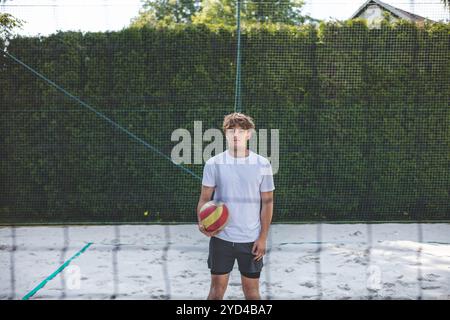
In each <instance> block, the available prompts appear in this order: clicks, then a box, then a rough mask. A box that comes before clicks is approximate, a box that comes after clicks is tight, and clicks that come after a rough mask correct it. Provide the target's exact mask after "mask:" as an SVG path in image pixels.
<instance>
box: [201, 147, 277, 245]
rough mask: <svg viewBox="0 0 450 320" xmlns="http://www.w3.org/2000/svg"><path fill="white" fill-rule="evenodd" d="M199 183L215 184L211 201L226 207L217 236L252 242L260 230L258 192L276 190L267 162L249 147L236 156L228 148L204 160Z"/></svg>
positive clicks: (269, 165) (205, 184)
mask: <svg viewBox="0 0 450 320" xmlns="http://www.w3.org/2000/svg"><path fill="white" fill-rule="evenodd" d="M202 184H203V185H204V186H207V187H216V188H215V193H214V200H217V201H222V202H224V203H225V205H226V206H227V208H228V210H229V214H230V217H229V220H228V224H227V226H226V227H225V228H224V229H223V230H222V231H221V232H220V233H218V234H217V235H216V237H217V238H220V239H222V240H226V241H231V242H238V243H243V242H253V241H255V240H256V239H258V237H259V234H260V231H261V219H260V212H261V192H268V191H273V190H275V186H274V182H273V174H272V166H271V164H270V161H269V160H268V159H266V158H264V157H262V156H260V155H258V154H256V153H254V152H252V151H251V150H249V155H248V156H247V157H241V158H236V157H233V156H232V155H231V154H230V151H229V150H228V149H227V150H225V152H222V153H219V154H218V155H216V156H214V157H212V158H210V159H209V160H208V161H206V164H205V167H204V169H203V179H202Z"/></svg>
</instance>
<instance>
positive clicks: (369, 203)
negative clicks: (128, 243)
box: [0, 1, 450, 224]
mask: <svg viewBox="0 0 450 320" xmlns="http://www.w3.org/2000/svg"><path fill="white" fill-rule="evenodd" d="M224 3H225V2H224ZM230 7H231V8H233V10H234V11H233V12H232V17H233V19H235V16H236V14H237V12H236V3H235V2H230ZM391 18H392V17H391ZM391 18H389V17H385V19H391ZM394 18H395V17H394ZM417 19H418V18H417ZM449 30H450V29H449V24H448V23H445V22H435V21H427V20H421V19H418V20H417V21H413V22H411V21H403V20H399V21H391V22H387V21H384V22H383V21H379V25H371V26H367V25H366V23H365V22H363V21H359V20H349V21H333V22H323V23H319V22H317V21H314V20H310V19H305V18H304V16H302V15H301V14H300V12H299V11H296V9H295V6H293V4H292V3H288V2H284V3H283V2H280V3H278V2H277V3H275V4H274V3H273V2H264V1H262V2H257V1H254V2H248V1H244V2H242V3H241V15H240V29H239V33H238V32H237V29H236V26H235V25H228V26H227V25H226V24H223V25H212V24H207V23H205V24H180V25H176V26H172V27H149V26H147V27H143V28H128V29H125V30H123V31H119V32H101V33H100V32H98V33H96V32H88V33H80V32H60V33H57V34H54V35H51V36H48V37H17V38H15V39H12V40H11V41H10V43H9V45H8V46H7V51H5V53H4V54H3V55H2V57H1V69H2V72H1V74H0V103H1V105H2V111H3V112H2V117H1V120H0V121H1V122H2V123H1V130H2V131H1V145H2V148H1V149H2V153H1V156H2V161H1V168H0V171H1V176H2V178H1V187H0V188H1V199H0V203H1V205H0V222H1V223H2V224H21V223H39V224H46V223H125V222H126V223H150V222H156V223H162V222H164V223H170V222H194V221H196V213H195V208H196V205H197V201H198V196H199V193H200V187H201V176H202V169H203V165H204V163H205V161H206V160H207V158H208V157H209V156H211V155H214V154H215V153H217V152H219V151H221V150H220V148H216V149H214V148H213V147H217V146H222V150H224V149H225V148H226V144H225V139H224V138H223V136H219V135H217V132H218V131H219V132H220V129H221V124H222V121H223V117H224V115H226V114H228V113H231V112H233V111H235V110H236V101H239V111H242V112H244V113H246V114H248V115H250V116H252V117H253V118H254V119H255V122H256V133H257V134H256V135H255V138H256V139H257V140H254V141H253V142H255V143H254V144H251V146H250V147H251V148H252V149H253V150H254V151H255V152H257V153H259V154H261V155H263V156H266V157H268V158H269V159H271V160H272V166H273V168H274V169H275V170H274V173H275V175H274V179H275V186H276V192H275V194H276V201H275V208H274V212H275V215H274V221H276V222H305V221H393V220H397V221H425V220H448V219H449V213H450V170H448V169H449V167H450V154H449V152H448V150H449V147H450V111H449V110H450V109H449V101H450V54H449V53H450V41H449V40H450V36H449ZM238 34H239V36H240V38H239V41H238ZM238 57H239V60H238ZM238 61H239V62H240V65H239V67H238V66H237V62H238ZM237 78H239V79H240V83H239V86H237V84H236V79H237ZM208 129H218V130H216V131H213V132H212V131H208ZM266 138H267V139H266ZM175 156H176V157H177V159H178V160H174V157H175ZM179 159H182V161H179ZM274 160H277V161H274Z"/></svg>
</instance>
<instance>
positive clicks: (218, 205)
mask: <svg viewBox="0 0 450 320" xmlns="http://www.w3.org/2000/svg"><path fill="white" fill-rule="evenodd" d="M199 215H200V222H201V224H202V225H203V226H204V227H205V230H206V231H208V232H212V231H217V230H222V229H223V228H225V226H226V225H227V223H228V218H229V216H230V215H229V212H228V208H227V206H226V205H225V203H223V202H220V201H215V200H212V201H209V202H207V203H205V204H204V205H203V206H202V207H201V209H200V214H199Z"/></svg>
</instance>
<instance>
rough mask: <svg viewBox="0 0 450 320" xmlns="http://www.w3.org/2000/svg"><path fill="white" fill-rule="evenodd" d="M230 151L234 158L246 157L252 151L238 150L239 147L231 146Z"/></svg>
mask: <svg viewBox="0 0 450 320" xmlns="http://www.w3.org/2000/svg"><path fill="white" fill-rule="evenodd" d="M228 152H229V154H230V155H231V156H232V157H234V158H246V157H248V156H249V154H250V151H249V150H248V149H245V150H237V149H234V148H229V149H228Z"/></svg>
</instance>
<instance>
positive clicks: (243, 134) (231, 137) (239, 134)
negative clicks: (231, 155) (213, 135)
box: [225, 126, 251, 149]
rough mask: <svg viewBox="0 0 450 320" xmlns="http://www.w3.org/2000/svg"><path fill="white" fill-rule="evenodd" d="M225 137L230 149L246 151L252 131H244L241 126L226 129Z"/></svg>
mask: <svg viewBox="0 0 450 320" xmlns="http://www.w3.org/2000/svg"><path fill="white" fill-rule="evenodd" d="M225 136H226V139H227V142H228V145H229V146H230V148H235V149H245V148H246V147H247V141H248V140H249V139H250V137H251V130H246V129H242V128H241V127H239V126H236V127H234V128H230V129H226V131H225Z"/></svg>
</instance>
